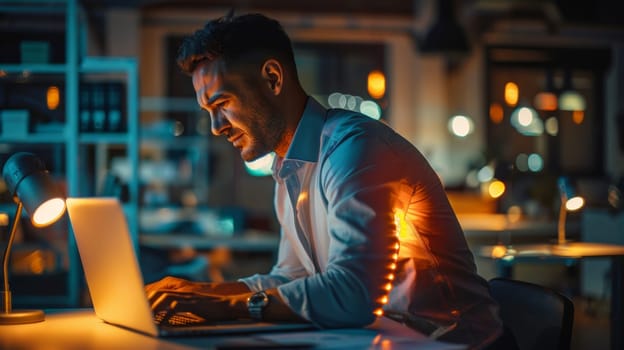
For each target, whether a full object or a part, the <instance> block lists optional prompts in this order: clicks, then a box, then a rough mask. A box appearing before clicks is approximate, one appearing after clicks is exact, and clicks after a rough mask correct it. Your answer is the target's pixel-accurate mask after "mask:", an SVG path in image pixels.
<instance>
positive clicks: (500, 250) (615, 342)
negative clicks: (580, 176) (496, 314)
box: [478, 242, 624, 350]
mask: <svg viewBox="0 0 624 350" xmlns="http://www.w3.org/2000/svg"><path fill="white" fill-rule="evenodd" d="M478 255H479V256H481V257H484V258H491V259H496V260H497V262H498V266H499V275H501V276H503V277H508V278H509V277H512V275H513V270H512V269H513V265H514V264H515V263H517V262H538V263H539V262H544V261H547V260H561V261H563V262H574V261H576V260H580V259H588V258H610V260H611V270H612V277H611V311H610V313H611V315H610V318H611V326H610V334H611V339H610V342H611V349H613V350H621V349H624V319H623V318H624V302H623V300H622V296H623V295H624V294H622V293H623V292H624V288H623V285H622V283H623V282H624V246H622V245H615V244H602V243H589V242H571V243H566V244H561V245H558V244H521V245H512V246H503V245H494V246H485V247H482V248H481V249H479V251H478Z"/></svg>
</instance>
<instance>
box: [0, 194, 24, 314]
mask: <svg viewBox="0 0 624 350" xmlns="http://www.w3.org/2000/svg"><path fill="white" fill-rule="evenodd" d="M21 215H22V202H21V201H19V200H18V201H17V209H16V210H15V218H14V219H13V225H12V226H11V233H10V234H9V240H8V242H7V245H6V248H5V249H4V257H3V258H2V278H3V283H4V289H3V290H2V306H3V307H2V311H4V312H11V290H10V289H9V257H10V256H11V246H12V245H13V239H14V238H15V232H16V231H17V225H19V221H20V217H21Z"/></svg>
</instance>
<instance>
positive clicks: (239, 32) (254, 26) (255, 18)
mask: <svg viewBox="0 0 624 350" xmlns="http://www.w3.org/2000/svg"><path fill="white" fill-rule="evenodd" d="M270 57H273V58H276V59H278V60H280V61H281V62H282V63H283V64H284V65H287V66H288V65H291V66H292V68H293V69H294V68H295V60H294V55H293V49H292V44H291V42H290V38H289V37H288V35H287V34H286V32H285V31H284V28H282V25H281V24H280V23H279V22H278V21H276V20H274V19H271V18H268V17H266V16H264V15H261V14H257V13H256V14H245V15H240V16H233V15H232V14H229V15H227V16H224V17H221V18H218V19H215V20H211V21H209V22H208V23H206V25H205V26H204V27H203V28H202V29H199V30H197V31H195V33H193V35H190V36H188V37H186V38H185V39H184V41H183V42H182V45H181V46H180V48H179V50H178V57H177V63H178V66H179V67H180V69H181V70H182V71H183V72H184V73H186V74H188V75H192V74H193V71H194V70H195V68H197V66H198V65H199V64H200V63H201V62H203V61H206V60H208V61H214V60H216V59H220V58H221V59H224V61H225V62H226V63H233V64H237V63H240V62H247V63H250V62H251V63H263V62H264V60H266V59H267V58H270ZM254 60H257V61H256V62H254ZM260 60H262V62H260Z"/></svg>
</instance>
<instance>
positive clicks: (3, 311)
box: [0, 152, 65, 325]
mask: <svg viewBox="0 0 624 350" xmlns="http://www.w3.org/2000/svg"><path fill="white" fill-rule="evenodd" d="M2 177H3V178H4V181H5V182H6V185H7V189H8V191H9V193H10V194H11V196H13V199H14V201H15V203H16V204H17V210H16V212H15V218H14V221H13V225H12V226H11V233H10V234H9V240H8V242H7V245H6V248H5V251H4V257H3V259H2V263H3V278H4V279H3V282H4V286H3V287H4V288H3V289H2V290H0V293H1V294H2V305H0V325H4V324H18V323H33V322H40V321H43V319H44V313H43V311H41V310H12V307H11V290H10V289H9V276H8V274H9V256H10V254H11V246H12V244H13V239H14V238H15V232H16V231H17V225H19V222H20V218H21V215H22V208H24V209H25V210H26V212H27V213H28V214H29V216H30V218H31V221H32V224H33V225H34V226H35V227H44V226H48V225H50V224H52V223H54V222H56V221H57V220H58V219H59V218H60V217H61V216H62V215H63V213H64V212H65V200H64V199H63V197H64V196H63V195H62V193H61V192H60V191H59V190H58V189H57V188H56V187H55V185H54V183H53V182H52V179H51V178H50V176H49V174H48V171H47V170H46V169H45V166H44V164H43V162H42V161H41V160H40V159H39V158H37V157H35V155H33V154H32V153H26V152H20V153H16V154H14V155H13V156H11V157H10V158H9V159H8V160H7V162H6V163H5V164H4V168H3V169H2Z"/></svg>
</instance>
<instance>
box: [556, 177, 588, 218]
mask: <svg viewBox="0 0 624 350" xmlns="http://www.w3.org/2000/svg"><path fill="white" fill-rule="evenodd" d="M557 186H558V187H559V196H560V197H561V205H564V206H565V209H566V210H568V211H574V210H578V209H580V208H581V207H583V205H584V204H585V200H584V199H583V197H581V196H578V195H577V194H576V191H575V190H574V186H572V183H571V182H570V179H569V178H568V177H565V176H562V177H560V178H559V179H558V180H557Z"/></svg>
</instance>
